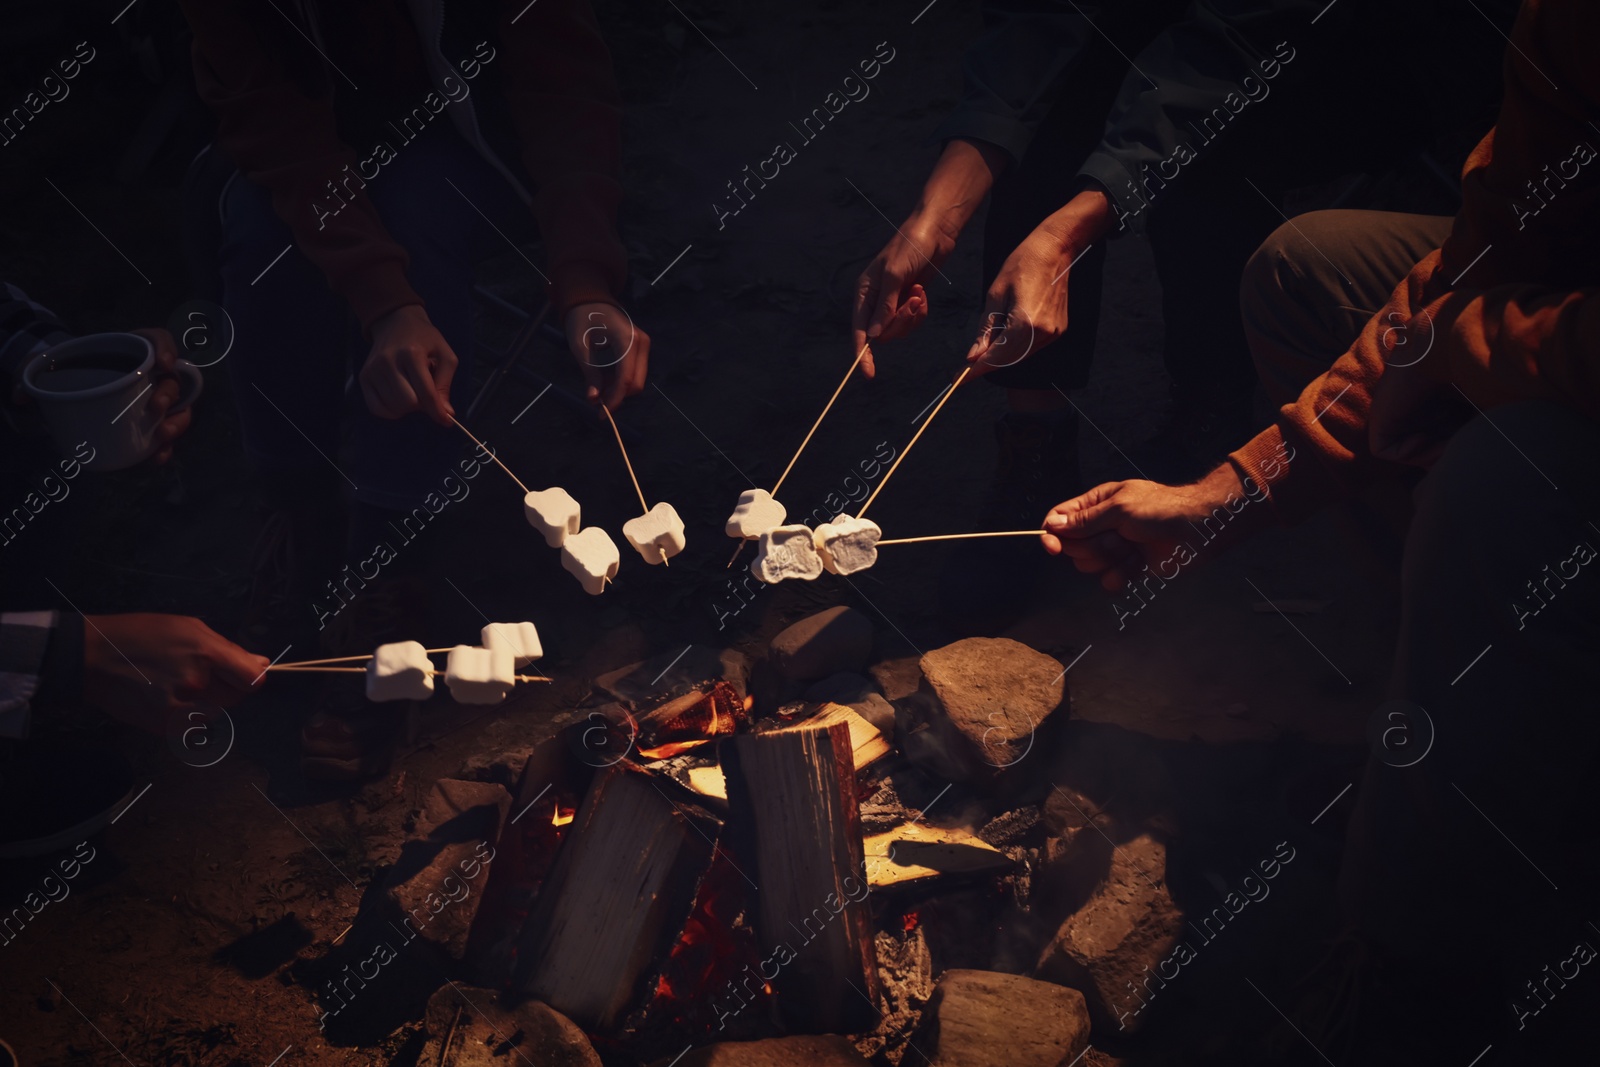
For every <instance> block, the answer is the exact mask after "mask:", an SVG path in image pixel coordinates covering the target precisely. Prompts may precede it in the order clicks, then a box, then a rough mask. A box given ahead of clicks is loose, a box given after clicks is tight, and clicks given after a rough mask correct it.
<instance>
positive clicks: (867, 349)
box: [771, 344, 872, 496]
mask: <svg viewBox="0 0 1600 1067" xmlns="http://www.w3.org/2000/svg"><path fill="white" fill-rule="evenodd" d="M870 351H872V346H871V345H870V344H868V345H862V346H861V351H859V352H857V353H856V358H855V362H853V363H851V364H850V369H849V370H847V371H845V372H844V377H843V378H841V379H840V380H839V387H838V388H837V389H835V390H834V391H833V395H832V396H830V397H829V398H828V402H827V403H826V404H824V405H823V406H822V414H821V415H818V416H817V421H816V422H813V423H812V424H811V429H810V430H808V431H807V432H806V436H805V440H803V441H801V442H800V447H799V448H797V449H795V450H794V458H793V459H791V460H789V465H788V466H787V467H785V468H783V473H782V474H780V475H778V480H777V481H776V482H774V483H773V485H772V492H771V495H772V496H777V495H778V489H779V488H780V487H781V486H782V485H783V480H784V479H785V478H787V477H789V472H790V471H792V470H794V465H795V462H796V461H797V460H799V458H800V453H802V452H804V451H805V450H806V445H809V444H810V443H811V438H812V436H813V435H814V434H815V433H816V432H817V427H818V426H821V425H822V420H823V419H825V418H827V417H828V412H829V411H831V410H832V409H833V402H834V401H835V400H838V399H839V394H840V393H842V392H844V387H845V385H846V383H848V382H849V381H850V375H852V374H854V373H855V372H856V368H857V367H859V366H861V360H862V357H864V356H865V355H866V354H867V353H868V352H870Z"/></svg>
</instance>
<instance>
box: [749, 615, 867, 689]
mask: <svg viewBox="0 0 1600 1067" xmlns="http://www.w3.org/2000/svg"><path fill="white" fill-rule="evenodd" d="M769 655H770V658H771V661H772V664H773V666H774V667H776V668H777V670H778V672H779V673H780V674H782V675H783V676H784V677H785V678H788V679H789V680H791V681H795V682H809V681H813V680H815V679H819V678H826V677H828V676H829V675H830V674H837V673H839V672H840V671H859V670H861V669H862V668H863V667H865V666H866V665H867V660H868V659H869V658H870V657H871V656H872V620H871V619H869V618H867V617H866V616H865V615H863V614H862V613H861V612H859V611H857V610H856V609H855V608H852V607H845V606H843V605H841V606H839V607H833V608H829V609H827V610H826V611H819V612H817V613H816V614H815V615H809V616H807V617H806V618H804V619H801V620H800V621H799V622H797V623H795V624H794V625H792V626H790V627H789V628H788V629H787V630H784V631H783V632H782V633H780V634H779V635H778V636H777V637H774V638H773V639H772V644H771V646H770V647H769Z"/></svg>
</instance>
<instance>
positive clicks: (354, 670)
mask: <svg viewBox="0 0 1600 1067" xmlns="http://www.w3.org/2000/svg"><path fill="white" fill-rule="evenodd" d="M267 669H268V670H271V671H288V672H289V673H290V674H366V673H367V669H366V668H365V667H293V666H290V665H289V664H286V663H284V664H274V665H273V666H271V667H268V668H267ZM428 673H429V674H431V675H433V676H434V677H435V678H438V677H440V676H442V675H443V674H444V673H445V672H444V671H429V672H428ZM515 677H516V679H517V681H519V682H553V681H555V679H554V678H546V677H544V676H543V675H540V674H519V675H516V676H515Z"/></svg>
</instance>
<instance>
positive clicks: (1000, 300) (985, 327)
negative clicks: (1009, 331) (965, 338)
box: [967, 289, 1013, 373]
mask: <svg viewBox="0 0 1600 1067" xmlns="http://www.w3.org/2000/svg"><path fill="white" fill-rule="evenodd" d="M1012 308H1013V301H1012V299H1011V294H1010V293H1009V292H1004V291H1003V292H995V291H994V290H993V289H991V290H990V291H989V293H988V294H987V295H986V296H985V297H984V300H983V319H982V320H981V324H980V325H979V327H978V336H977V338H976V339H975V340H974V341H973V342H972V347H971V348H969V349H967V362H968V363H972V364H976V366H974V367H973V370H974V371H975V372H978V373H982V372H983V371H984V370H985V369H987V368H985V367H984V365H983V363H982V360H983V357H984V356H986V355H988V354H989V351H990V349H992V348H993V347H994V344H995V335H996V334H997V333H1001V334H1003V333H1004V332H1005V328H1006V323H1007V322H1009V321H1010V316H1011V312H1012Z"/></svg>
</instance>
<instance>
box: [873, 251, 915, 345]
mask: <svg viewBox="0 0 1600 1067" xmlns="http://www.w3.org/2000/svg"><path fill="white" fill-rule="evenodd" d="M905 283H906V279H905V277H904V276H903V275H902V274H901V273H900V272H899V271H897V270H895V269H893V268H885V269H884V272H883V280H882V282H880V283H879V285H878V299H877V300H876V301H875V302H874V303H873V305H872V317H871V318H870V319H868V320H867V339H868V340H873V339H875V338H877V337H879V336H881V335H882V334H883V330H884V327H885V326H887V325H888V324H889V323H890V322H891V321H893V319H894V316H895V312H896V311H898V310H899V308H900V303H901V292H900V289H901V287H902V286H904V285H905Z"/></svg>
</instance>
